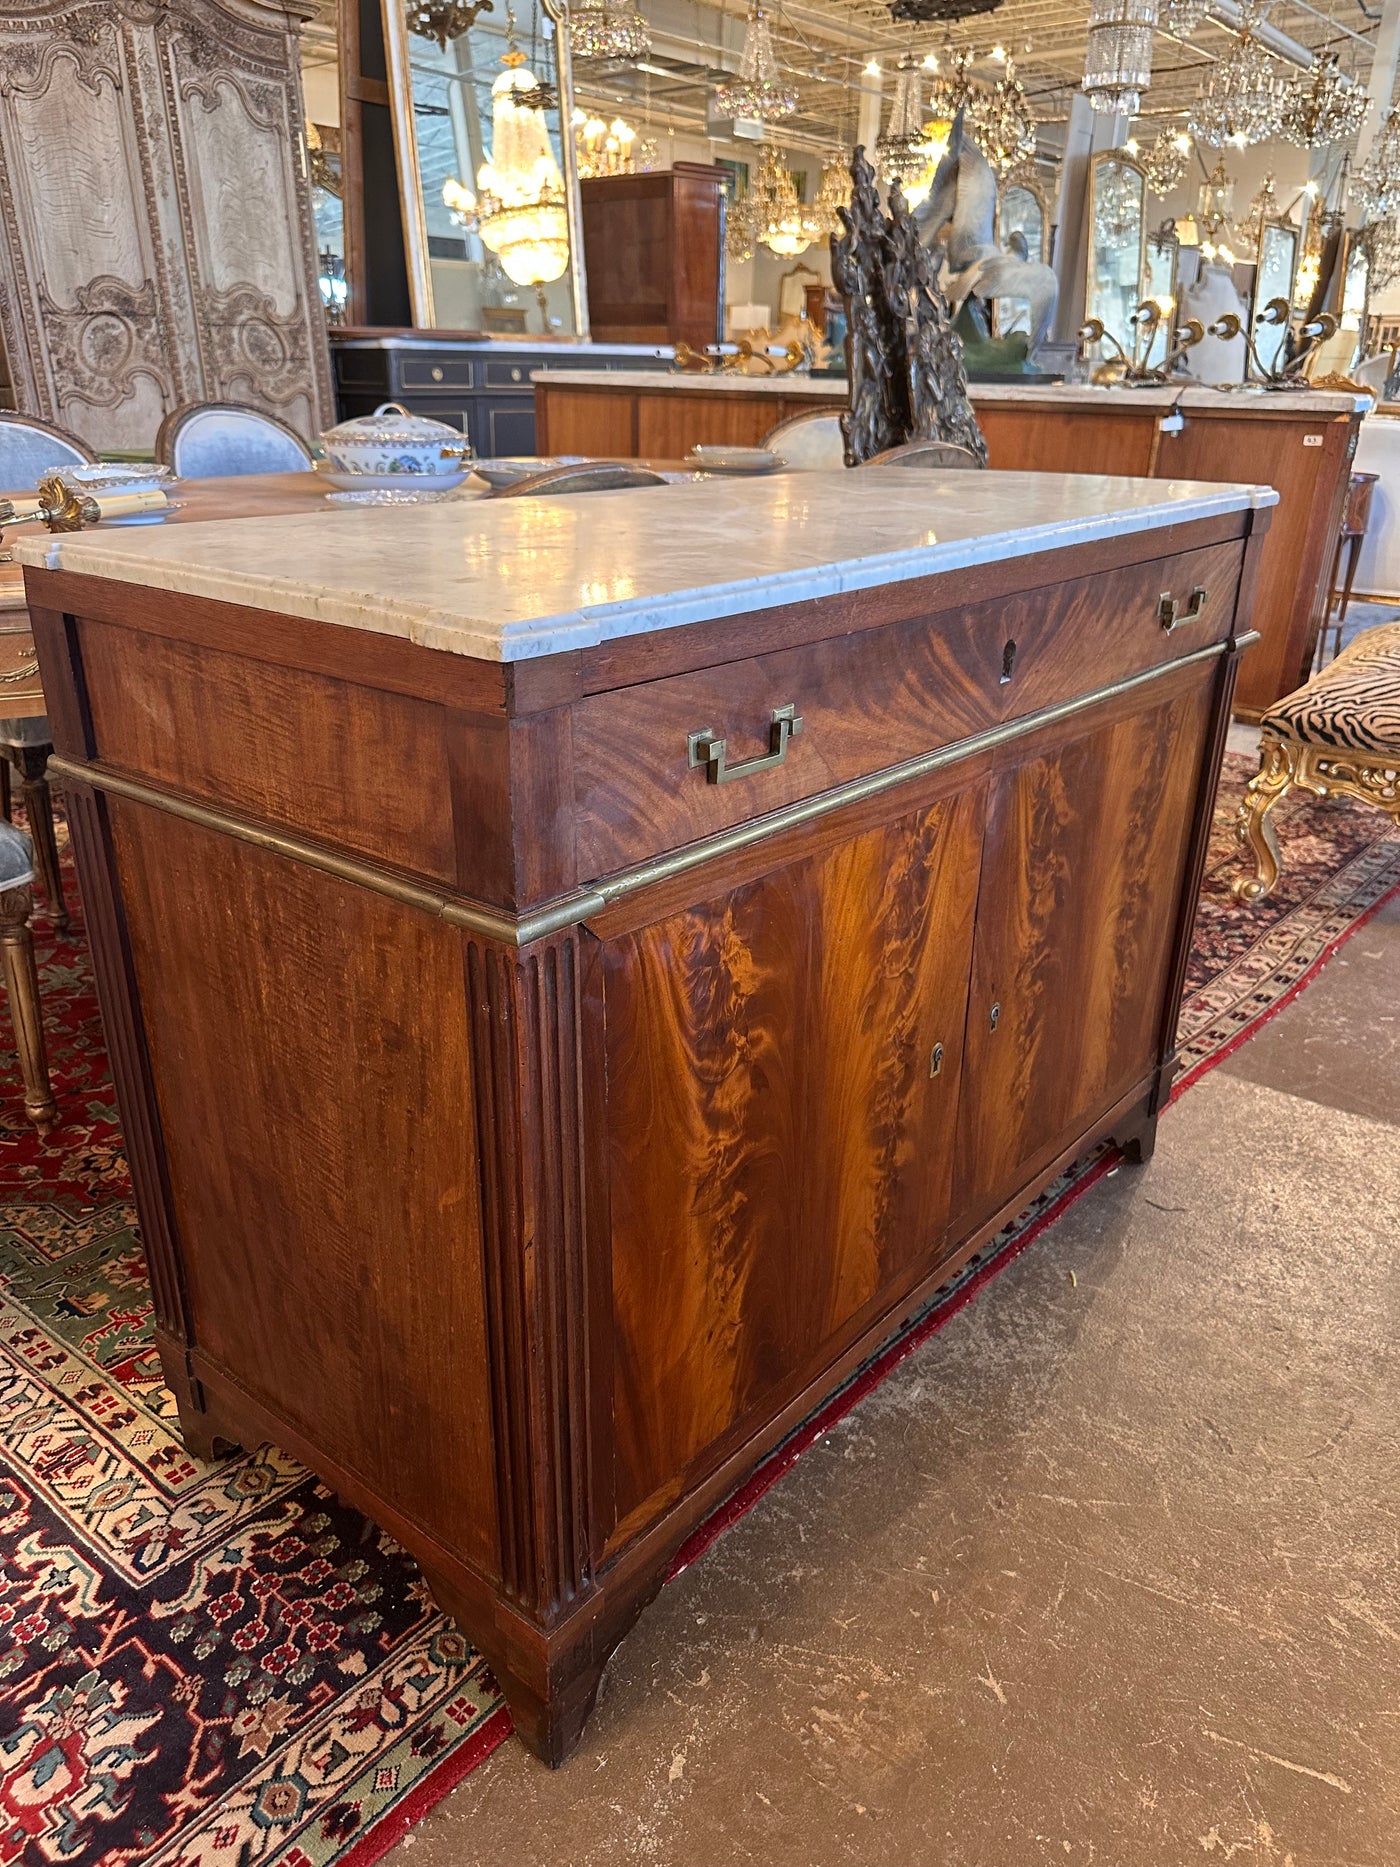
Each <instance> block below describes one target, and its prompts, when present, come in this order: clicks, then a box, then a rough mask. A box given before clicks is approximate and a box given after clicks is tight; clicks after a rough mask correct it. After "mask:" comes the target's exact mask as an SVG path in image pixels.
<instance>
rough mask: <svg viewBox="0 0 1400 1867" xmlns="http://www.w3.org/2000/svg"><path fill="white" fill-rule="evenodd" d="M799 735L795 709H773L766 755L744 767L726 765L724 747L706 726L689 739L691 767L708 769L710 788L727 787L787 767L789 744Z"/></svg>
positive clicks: (798, 717) (792, 707) (798, 722)
mask: <svg viewBox="0 0 1400 1867" xmlns="http://www.w3.org/2000/svg"><path fill="white" fill-rule="evenodd" d="M801 731H802V719H801V716H800V714H799V713H798V711H797V708H796V707H795V706H789V707H774V709H773V716H772V721H771V723H770V725H769V728H768V751H767V753H766V754H765V755H764V756H763V757H762V758H751V759H750V760H749V762H748V763H747V764H746V765H729V764H726V763H725V757H726V747H725V742H724V740H723V739H720V738H718V737H717V736H716V734H715V733H714V731H713V730H712V729H711V728H710V727H708V726H702V727H701V728H700V730H699V732H694V733H692V734H691V735H690V739H689V746H690V763H691V766H692V768H693V767H694V766H696V765H704V766H706V767H707V770H706V774H705V775H706V779H707V780H708V782H709V783H710V784H728V783H729V782H730V781H731V779H734V778H752V777H753V776H754V774H755V773H756V772H760V771H772V769H773V767H774V766H775V765H785V764H786V763H787V755H788V744H789V742H790V741H791V740H792V739H793V738H795V737H796V735H797V734H798V733H800V732H801Z"/></svg>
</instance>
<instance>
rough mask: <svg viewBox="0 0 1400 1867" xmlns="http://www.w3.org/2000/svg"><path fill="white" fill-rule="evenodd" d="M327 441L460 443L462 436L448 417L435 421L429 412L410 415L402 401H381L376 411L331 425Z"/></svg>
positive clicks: (324, 436) (327, 433)
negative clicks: (448, 420)
mask: <svg viewBox="0 0 1400 1867" xmlns="http://www.w3.org/2000/svg"><path fill="white" fill-rule="evenodd" d="M321 439H322V440H323V441H383V442H387V443H388V444H389V445H390V446H391V447H392V446H394V445H396V444H398V443H403V444H404V445H408V444H410V443H412V442H415V441H437V442H442V441H452V442H455V443H456V445H457V446H458V447H460V446H461V444H462V436H461V434H460V433H459V431H458V430H457V429H456V428H449V427H448V425H447V423H446V422H445V421H433V420H431V419H430V417H428V416H427V415H410V414H409V412H408V410H407V409H406V408H404V407H402V406H401V404H399V403H398V402H381V403H380V405H379V407H378V408H377V409H376V410H375V411H374V413H373V414H372V415H355V416H353V417H352V418H351V419H350V420H349V421H342V422H340V423H339V424H338V425H337V426H336V427H334V428H327V429H326V431H325V433H324V434H323V435H322V436H321Z"/></svg>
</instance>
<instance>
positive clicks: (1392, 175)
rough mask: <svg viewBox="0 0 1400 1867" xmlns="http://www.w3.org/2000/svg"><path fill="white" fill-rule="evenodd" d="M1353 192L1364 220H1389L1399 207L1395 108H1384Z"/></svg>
mask: <svg viewBox="0 0 1400 1867" xmlns="http://www.w3.org/2000/svg"><path fill="white" fill-rule="evenodd" d="M1352 194H1353V199H1354V200H1355V201H1356V204H1357V206H1358V207H1359V208H1360V209H1361V218H1362V220H1363V221H1371V220H1389V219H1390V217H1391V216H1392V215H1393V214H1394V213H1395V212H1396V211H1397V209H1400V115H1398V114H1397V113H1396V112H1395V111H1394V110H1387V111H1386V113H1385V118H1384V121H1383V122H1382V124H1381V129H1380V134H1379V135H1378V136H1377V138H1376V140H1375V142H1374V143H1372V145H1371V153H1370V155H1369V156H1367V158H1366V162H1365V165H1364V167H1363V168H1362V170H1361V173H1360V174H1359V175H1358V176H1357V177H1356V180H1355V181H1354V182H1353V184H1352Z"/></svg>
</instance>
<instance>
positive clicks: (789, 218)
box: [754, 143, 817, 259]
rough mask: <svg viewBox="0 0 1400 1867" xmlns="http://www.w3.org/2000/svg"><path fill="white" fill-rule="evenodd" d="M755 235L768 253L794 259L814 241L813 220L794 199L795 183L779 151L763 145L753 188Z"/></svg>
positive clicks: (815, 226)
mask: <svg viewBox="0 0 1400 1867" xmlns="http://www.w3.org/2000/svg"><path fill="white" fill-rule="evenodd" d="M754 194H755V195H756V196H757V199H756V201H755V203H754V211H755V231H756V233H757V235H758V238H759V239H760V240H761V241H762V242H763V244H764V245H765V246H766V247H767V248H768V250H769V251H770V252H771V253H777V254H779V255H780V256H781V257H782V258H784V259H794V258H796V256H797V254H799V253H805V252H806V251H807V248H808V247H809V246H810V245H811V244H812V242H813V240H815V239H816V238H817V224H816V218H815V216H814V215H813V214H812V213H810V212H809V211H808V210H807V209H805V208H804V207H803V206H802V203H801V202H800V201H799V200H798V198H797V183H796V182H795V181H794V179H793V174H792V170H791V169H790V168H789V167H788V165H787V158H786V156H785V154H784V153H783V151H782V150H780V149H775V148H774V146H773V145H772V144H771V143H765V144H764V146H763V150H762V152H761V153H760V155H759V158H758V181H757V183H756V185H755V188H754Z"/></svg>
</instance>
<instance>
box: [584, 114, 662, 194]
mask: <svg viewBox="0 0 1400 1867" xmlns="http://www.w3.org/2000/svg"><path fill="white" fill-rule="evenodd" d="M573 130H574V153H575V155H576V157H577V160H578V173H579V180H580V181H592V180H593V179H594V177H595V176H599V175H635V174H638V173H641V174H645V173H646V171H647V170H648V169H649V168H650V166H651V163H650V161H649V160H648V159H647V149H648V145H647V143H646V142H645V141H644V140H643V141H638V138H637V132H636V131H635V130H634V129H633V128H632V125H631V124H630V123H628V122H626V121H625V120H624V119H623V118H622V117H614V118H613V120H612V122H611V123H605V122H604V121H603V119H602V118H601V117H590V116H589V115H588V113H587V112H586V111H583V110H576V111H575V112H574V122H573ZM653 147H654V145H653Z"/></svg>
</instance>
